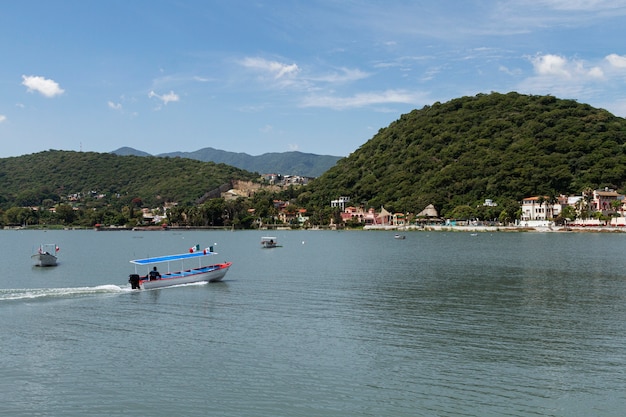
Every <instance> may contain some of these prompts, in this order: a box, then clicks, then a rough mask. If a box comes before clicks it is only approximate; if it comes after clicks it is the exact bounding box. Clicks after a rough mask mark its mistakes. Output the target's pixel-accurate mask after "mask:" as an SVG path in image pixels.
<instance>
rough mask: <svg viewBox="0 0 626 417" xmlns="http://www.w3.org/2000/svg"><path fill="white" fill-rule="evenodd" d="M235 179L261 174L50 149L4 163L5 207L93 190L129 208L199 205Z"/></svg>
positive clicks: (0, 166)
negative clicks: (138, 204) (140, 203)
mask: <svg viewBox="0 0 626 417" xmlns="http://www.w3.org/2000/svg"><path fill="white" fill-rule="evenodd" d="M234 179H241V180H256V179H258V174H253V173H250V172H247V171H243V170H241V169H238V168H235V167H232V166H228V165H225V164H215V163H213V162H200V161H195V160H191V159H183V158H157V157H138V156H119V155H113V154H110V153H95V152H72V151H57V150H50V151H45V152H39V153H35V154H30V155H24V156H19V157H13V158H3V159H0V207H2V206H4V207H11V206H14V205H17V206H31V205H40V204H41V202H42V200H45V199H48V200H52V201H58V200H59V197H67V196H68V195H71V194H75V193H82V194H83V195H85V194H89V193H90V192H92V191H94V192H96V193H98V194H106V195H107V198H117V200H119V201H121V202H122V203H126V204H127V203H128V202H130V201H131V200H132V199H136V198H139V199H141V200H142V201H143V202H145V203H147V204H148V205H149V206H153V207H154V206H156V205H158V204H159V203H162V202H165V201H176V202H180V203H185V202H188V203H193V202H195V201H196V200H197V199H198V198H200V197H202V196H203V195H204V194H205V193H206V192H208V191H211V190H213V189H215V188H217V187H219V186H220V185H223V184H226V183H228V182H229V181H231V180H234ZM113 196H118V197H113Z"/></svg>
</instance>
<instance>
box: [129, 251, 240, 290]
mask: <svg viewBox="0 0 626 417" xmlns="http://www.w3.org/2000/svg"><path fill="white" fill-rule="evenodd" d="M213 255H217V252H213V247H209V248H206V249H204V250H196V249H194V248H192V249H190V252H189V253H181V254H179V255H165V256H157V257H154V258H144V259H135V260H133V261H130V262H131V263H132V264H134V265H135V273H134V274H131V275H130V276H129V279H128V282H130V284H131V287H132V289H144V290H147V289H152V288H162V287H170V286H172V285H180V284H190V283H193V282H203V281H208V282H217V281H221V280H222V278H224V275H226V272H228V268H230V266H231V265H232V262H222V263H217V264H211V265H203V260H205V259H206V258H207V257H208V256H213ZM196 261H197V262H198V263H197V264H195V262H196ZM190 263H193V264H195V265H194V266H193V267H191V268H190V267H189V264H190ZM156 264H161V265H164V266H166V268H167V272H160V274H154V275H157V276H152V274H150V273H146V274H145V275H143V276H142V275H140V274H139V271H138V268H139V267H153V266H154V265H156ZM186 264H187V265H186ZM172 269H174V270H172ZM159 275H160V276H159Z"/></svg>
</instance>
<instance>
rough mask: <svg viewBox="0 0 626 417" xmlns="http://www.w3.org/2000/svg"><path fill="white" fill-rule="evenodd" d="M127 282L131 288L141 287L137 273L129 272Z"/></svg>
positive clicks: (137, 288)
mask: <svg viewBox="0 0 626 417" xmlns="http://www.w3.org/2000/svg"><path fill="white" fill-rule="evenodd" d="M128 282H130V286H131V288H132V289H133V290H139V289H141V287H140V286H139V274H130V275H129V276H128Z"/></svg>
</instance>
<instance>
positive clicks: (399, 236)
mask: <svg viewBox="0 0 626 417" xmlns="http://www.w3.org/2000/svg"><path fill="white" fill-rule="evenodd" d="M393 238H394V239H400V240H402V239H406V236H404V235H400V234H396V235H395V236H394V237H393Z"/></svg>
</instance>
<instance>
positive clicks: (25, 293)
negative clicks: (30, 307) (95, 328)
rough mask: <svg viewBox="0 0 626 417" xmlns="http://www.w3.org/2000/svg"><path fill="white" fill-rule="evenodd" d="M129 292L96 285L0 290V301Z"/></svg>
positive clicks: (125, 288) (112, 286)
mask: <svg viewBox="0 0 626 417" xmlns="http://www.w3.org/2000/svg"><path fill="white" fill-rule="evenodd" d="M130 291H131V289H130V287H120V286H118V285H112V284H109V285H98V286H96V287H73V288H20V289H0V301H15V300H34V299H54V298H67V297H76V296H78V297H81V296H89V295H98V294H119V293H126V292H130Z"/></svg>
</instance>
